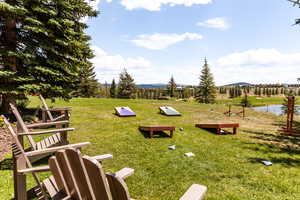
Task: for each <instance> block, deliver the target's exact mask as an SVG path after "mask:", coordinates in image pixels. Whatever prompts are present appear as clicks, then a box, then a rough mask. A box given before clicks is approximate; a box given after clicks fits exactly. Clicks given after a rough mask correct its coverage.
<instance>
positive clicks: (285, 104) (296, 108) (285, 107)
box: [281, 93, 300, 115]
mask: <svg viewBox="0 0 300 200" xmlns="http://www.w3.org/2000/svg"><path fill="white" fill-rule="evenodd" d="M288 96H293V94H292V93H290V94H288V95H287V96H285V97H284V99H283V102H282V104H281V111H282V114H284V115H286V114H287V111H288ZM297 102H298V100H297V99H296V98H295V105H294V114H295V115H299V109H300V107H299V106H298V105H297Z"/></svg>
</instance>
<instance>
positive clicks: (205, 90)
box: [196, 59, 216, 103]
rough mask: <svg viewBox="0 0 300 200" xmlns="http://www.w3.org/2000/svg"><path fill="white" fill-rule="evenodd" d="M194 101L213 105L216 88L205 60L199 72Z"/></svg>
mask: <svg viewBox="0 0 300 200" xmlns="http://www.w3.org/2000/svg"><path fill="white" fill-rule="evenodd" d="M196 99H197V101H198V102H199V103H214V102H215V99H216V87H215V83H214V79H213V75H212V73H211V72H210V69H209V66H208V64H207V60H206V59H205V61H204V66H203V68H202V71H201V75H200V84H199V90H198V92H197V95H196Z"/></svg>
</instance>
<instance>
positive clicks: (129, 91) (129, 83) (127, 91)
mask: <svg viewBox="0 0 300 200" xmlns="http://www.w3.org/2000/svg"><path fill="white" fill-rule="evenodd" d="M135 92H136V85H135V83H134V79H133V78H132V77H131V76H130V74H129V73H128V72H127V70H126V69H124V70H123V72H121V73H120V79H119V86H118V97H119V98H128V99H129V98H134V97H135Z"/></svg>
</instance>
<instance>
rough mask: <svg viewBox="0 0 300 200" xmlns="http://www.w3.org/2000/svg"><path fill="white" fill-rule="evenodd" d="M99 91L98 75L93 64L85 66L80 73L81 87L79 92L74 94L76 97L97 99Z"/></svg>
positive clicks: (79, 86)
mask: <svg viewBox="0 0 300 200" xmlns="http://www.w3.org/2000/svg"><path fill="white" fill-rule="evenodd" d="M98 89H99V83H98V81H97V79H96V73H95V72H94V67H93V65H92V63H90V62H88V63H87V64H86V65H83V66H82V68H81V69H80V72H79V85H78V89H77V91H75V92H74V93H73V96H76V97H95V96H96V95H97V92H98Z"/></svg>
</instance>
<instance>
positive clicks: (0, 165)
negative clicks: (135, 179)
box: [0, 158, 13, 171]
mask: <svg viewBox="0 0 300 200" xmlns="http://www.w3.org/2000/svg"><path fill="white" fill-rule="evenodd" d="M4 170H13V159H12V158H5V159H4V160H2V161H1V162H0V171H4Z"/></svg>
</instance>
